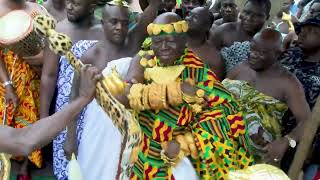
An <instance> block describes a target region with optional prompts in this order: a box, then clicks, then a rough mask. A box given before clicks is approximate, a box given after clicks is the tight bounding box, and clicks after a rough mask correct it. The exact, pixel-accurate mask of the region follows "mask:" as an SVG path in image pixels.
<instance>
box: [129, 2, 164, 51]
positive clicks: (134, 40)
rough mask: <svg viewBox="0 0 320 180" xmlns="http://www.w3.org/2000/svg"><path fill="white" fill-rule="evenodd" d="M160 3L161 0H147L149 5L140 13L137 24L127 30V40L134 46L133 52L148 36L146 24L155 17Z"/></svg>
mask: <svg viewBox="0 0 320 180" xmlns="http://www.w3.org/2000/svg"><path fill="white" fill-rule="evenodd" d="M160 4H161V0H149V6H148V7H147V8H146V9H145V10H144V12H143V13H142V15H141V17H140V18H139V22H138V24H137V26H136V27H135V28H134V29H132V30H131V31H130V32H129V42H130V44H132V45H133V46H135V47H134V48H133V52H135V53H136V52H137V51H138V50H139V49H140V46H141V44H142V43H143V41H144V40H145V39H146V38H147V37H148V32H147V26H148V25H149V24H150V23H152V22H153V20H154V19H155V18H156V17H157V15H158V9H159V6H160Z"/></svg>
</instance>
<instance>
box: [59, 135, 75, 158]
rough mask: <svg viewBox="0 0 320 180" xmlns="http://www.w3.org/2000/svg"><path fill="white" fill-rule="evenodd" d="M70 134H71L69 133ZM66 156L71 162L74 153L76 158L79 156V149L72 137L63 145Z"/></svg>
mask: <svg viewBox="0 0 320 180" xmlns="http://www.w3.org/2000/svg"><path fill="white" fill-rule="evenodd" d="M68 133H69V132H68ZM63 150H64V154H65V156H66V157H67V159H68V160H71V156H72V153H74V154H75V155H76V156H77V155H78V147H77V143H76V140H75V139H71V137H68V136H67V138H66V141H65V142H64V144H63Z"/></svg>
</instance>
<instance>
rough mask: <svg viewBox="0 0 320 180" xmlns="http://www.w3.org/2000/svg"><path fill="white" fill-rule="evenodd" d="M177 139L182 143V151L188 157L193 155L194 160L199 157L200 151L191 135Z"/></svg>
mask: <svg viewBox="0 0 320 180" xmlns="http://www.w3.org/2000/svg"><path fill="white" fill-rule="evenodd" d="M175 139H176V140H177V141H178V142H179V143H180V149H181V150H182V151H184V154H185V155H186V156H189V155H191V157H192V158H194V159H197V158H198V157H199V155H198V150H197V148H196V145H195V142H194V139H193V136H192V134H191V133H187V134H185V135H179V136H177V137H176V138H175Z"/></svg>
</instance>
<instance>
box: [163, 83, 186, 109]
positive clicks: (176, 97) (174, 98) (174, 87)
mask: <svg viewBox="0 0 320 180" xmlns="http://www.w3.org/2000/svg"><path fill="white" fill-rule="evenodd" d="M167 98H168V103H169V104H170V105H171V106H178V105H180V104H181V103H183V99H182V90H181V82H173V83H170V84H168V85H167Z"/></svg>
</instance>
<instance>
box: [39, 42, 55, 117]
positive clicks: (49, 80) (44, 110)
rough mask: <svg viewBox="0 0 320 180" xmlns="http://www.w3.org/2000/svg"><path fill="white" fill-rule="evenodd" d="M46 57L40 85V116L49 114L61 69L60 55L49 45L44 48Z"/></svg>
mask: <svg viewBox="0 0 320 180" xmlns="http://www.w3.org/2000/svg"><path fill="white" fill-rule="evenodd" d="M44 57H45V60H44V62H43V68H42V75H41V87H40V88H41V89H40V91H41V93H40V118H44V117H47V116H49V108H50V104H51V101H52V98H53V95H54V91H55V87H56V81H57V76H58V69H59V68H58V66H59V56H58V55H56V54H55V53H54V52H52V51H51V50H50V49H49V47H47V48H46V49H45V50H44Z"/></svg>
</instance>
